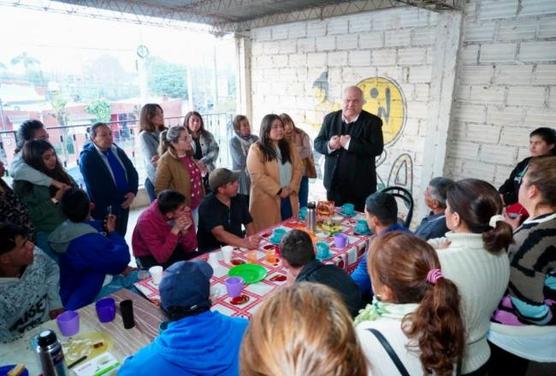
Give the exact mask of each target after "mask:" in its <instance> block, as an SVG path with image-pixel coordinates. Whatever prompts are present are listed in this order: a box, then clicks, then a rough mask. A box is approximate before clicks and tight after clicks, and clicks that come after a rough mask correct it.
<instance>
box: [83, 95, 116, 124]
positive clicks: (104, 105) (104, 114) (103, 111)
mask: <svg viewBox="0 0 556 376" xmlns="http://www.w3.org/2000/svg"><path fill="white" fill-rule="evenodd" d="M85 111H87V113H89V114H91V115H95V121H103V122H106V121H109V120H110V115H111V114H112V108H111V107H110V102H108V101H107V100H106V99H104V98H99V99H97V100H94V101H93V102H91V103H90V104H89V105H88V106H87V107H86V108H85Z"/></svg>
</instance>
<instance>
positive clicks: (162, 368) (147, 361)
mask: <svg viewBox="0 0 556 376" xmlns="http://www.w3.org/2000/svg"><path fill="white" fill-rule="evenodd" d="M212 274H213V270H212V268H211V266H210V265H209V264H208V263H206V262H205V261H178V262H176V263H174V264H173V265H172V266H170V267H169V268H168V269H166V271H165V272H164V277H163V278H162V281H161V282H160V288H159V291H160V307H161V308H162V310H163V311H164V312H165V313H166V316H167V317H168V319H169V320H170V322H169V323H168V326H167V327H166V329H165V330H164V331H163V332H162V333H161V334H160V335H159V336H158V337H156V338H155V339H154V341H153V342H152V343H151V344H150V345H147V346H146V347H144V348H143V349H141V350H139V352H138V353H137V354H135V355H133V356H131V357H129V358H127V360H126V361H125V363H124V364H123V366H122V367H121V368H120V370H119V372H118V375H119V376H128V375H130V376H141V375H155V374H156V375H168V376H169V375H191V376H193V375H197V376H199V375H206V376H208V375H211V376H212V375H215V376H216V375H219V376H224V375H226V376H236V375H239V349H240V345H241V341H242V339H243V334H244V332H245V329H246V328H247V323H248V322H247V320H246V319H243V318H239V317H228V316H224V315H223V314H221V313H219V312H216V311H211V310H210V306H211V302H210V278H211V277H212Z"/></svg>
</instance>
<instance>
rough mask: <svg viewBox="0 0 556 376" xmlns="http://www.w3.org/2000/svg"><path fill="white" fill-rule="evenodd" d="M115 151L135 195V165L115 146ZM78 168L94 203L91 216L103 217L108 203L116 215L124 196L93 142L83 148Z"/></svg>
mask: <svg viewBox="0 0 556 376" xmlns="http://www.w3.org/2000/svg"><path fill="white" fill-rule="evenodd" d="M116 151H117V153H118V157H119V158H120V160H121V161H122V163H123V164H124V168H125V170H126V175H127V183H128V185H129V192H131V193H133V194H134V195H137V189H138V186H139V176H138V175H137V170H135V167H133V164H132V163H131V161H130V160H129V158H128V157H127V155H126V153H125V152H124V151H123V150H122V149H120V148H119V147H117V146H116ZM79 170H81V174H82V175H83V180H84V181H85V186H86V187H87V193H88V194H89V197H90V199H91V201H92V202H94V203H95V208H94V210H93V211H92V212H91V215H92V216H93V218H95V219H103V218H105V217H106V214H107V208H108V205H112V212H113V214H114V215H116V216H117V215H118V214H119V212H120V209H121V207H120V205H121V204H122V202H124V200H125V197H124V195H123V194H121V193H120V192H118V189H117V188H116V184H115V183H114V179H113V178H112V174H111V173H110V171H109V170H108V167H107V166H106V164H105V163H104V161H103V160H102V158H101V156H100V154H99V152H98V151H97V149H96V148H95V146H94V145H93V143H89V144H87V145H85V147H84V148H83V151H82V152H81V154H80V156H79Z"/></svg>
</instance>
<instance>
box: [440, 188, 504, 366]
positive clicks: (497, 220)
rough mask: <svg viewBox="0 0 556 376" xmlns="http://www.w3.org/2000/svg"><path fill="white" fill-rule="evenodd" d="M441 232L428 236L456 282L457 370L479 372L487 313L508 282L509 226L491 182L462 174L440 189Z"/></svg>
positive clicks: (484, 349)
mask: <svg viewBox="0 0 556 376" xmlns="http://www.w3.org/2000/svg"><path fill="white" fill-rule="evenodd" d="M446 196H447V197H446V198H447V200H446V201H447V202H446V225H447V227H448V229H449V230H450V231H449V232H448V233H446V238H440V239H431V240H429V242H430V243H431V244H432V245H433V246H434V247H435V248H437V249H438V251H437V253H438V258H439V259H440V264H441V265H442V272H443V273H444V275H445V276H446V277H447V278H450V279H451V280H452V281H454V283H455V284H456V286H457V287H458V290H459V293H460V294H461V298H462V305H463V313H464V322H465V326H466V328H467V336H466V340H465V341H466V349H465V357H464V359H463V367H462V373H463V374H464V375H465V374H473V375H483V374H484V373H485V372H486V363H487V361H488V359H489V357H490V350H489V347H488V343H487V341H486V335H487V332H488V329H489V325H490V316H491V315H492V313H493V312H494V310H495V309H496V307H497V306H498V302H500V299H501V298H502V295H503V294H504V291H505V290H506V288H507V287H508V281H509V278H510V265H509V260H508V255H507V253H506V250H507V248H508V246H509V245H510V244H511V243H512V241H513V239H512V228H511V226H510V225H508V224H507V223H506V222H504V217H503V216H502V215H501V214H502V210H503V208H504V206H503V203H502V199H501V198H500V195H499V194H498V191H497V190H496V188H494V187H493V186H492V185H491V184H489V183H487V182H485V181H482V180H477V179H464V180H460V181H458V182H456V183H454V184H452V185H451V186H450V187H449V188H448V191H447V194H446Z"/></svg>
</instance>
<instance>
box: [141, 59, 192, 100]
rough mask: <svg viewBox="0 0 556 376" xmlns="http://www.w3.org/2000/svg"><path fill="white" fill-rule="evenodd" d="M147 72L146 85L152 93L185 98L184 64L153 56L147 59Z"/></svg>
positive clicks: (185, 71)
mask: <svg viewBox="0 0 556 376" xmlns="http://www.w3.org/2000/svg"><path fill="white" fill-rule="evenodd" d="M147 74H148V86H149V89H150V91H151V93H152V94H155V95H165V96H168V97H170V98H182V99H185V98H187V81H186V74H187V69H186V67H185V66H183V65H179V64H172V63H168V62H166V61H164V60H163V59H160V58H156V57H153V58H149V59H148V61H147Z"/></svg>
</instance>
